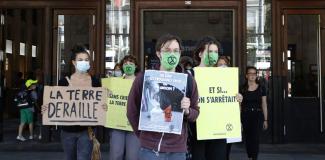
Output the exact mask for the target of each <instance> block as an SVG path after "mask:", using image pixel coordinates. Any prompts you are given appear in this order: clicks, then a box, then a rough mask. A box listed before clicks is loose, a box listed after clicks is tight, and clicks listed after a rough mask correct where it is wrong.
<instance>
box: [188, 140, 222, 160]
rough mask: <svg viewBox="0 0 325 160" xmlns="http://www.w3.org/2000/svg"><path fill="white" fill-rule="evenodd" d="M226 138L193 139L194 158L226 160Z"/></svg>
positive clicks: (195, 159) (200, 159) (199, 159)
mask: <svg viewBox="0 0 325 160" xmlns="http://www.w3.org/2000/svg"><path fill="white" fill-rule="evenodd" d="M226 148H227V142H226V139H214V140H200V141H198V140H192V141H191V153H192V160H226V159H227V158H226V157H227V156H226V152H227V151H226V150H227V149H226Z"/></svg>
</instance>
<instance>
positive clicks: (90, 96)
mask: <svg viewBox="0 0 325 160" xmlns="http://www.w3.org/2000/svg"><path fill="white" fill-rule="evenodd" d="M93 99H95V98H94V91H93V90H90V91H89V100H93Z"/></svg>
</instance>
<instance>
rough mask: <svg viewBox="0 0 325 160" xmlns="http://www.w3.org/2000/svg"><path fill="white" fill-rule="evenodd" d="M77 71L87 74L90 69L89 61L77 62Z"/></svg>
mask: <svg viewBox="0 0 325 160" xmlns="http://www.w3.org/2000/svg"><path fill="white" fill-rule="evenodd" d="M76 67H77V70H78V71H79V72H80V73H86V72H88V70H89V69H90V64H89V61H77V65H76Z"/></svg>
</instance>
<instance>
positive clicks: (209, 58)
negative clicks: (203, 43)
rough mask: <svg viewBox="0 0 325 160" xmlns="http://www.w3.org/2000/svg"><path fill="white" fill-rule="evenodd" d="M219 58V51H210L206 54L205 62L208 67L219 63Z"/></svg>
mask: <svg viewBox="0 0 325 160" xmlns="http://www.w3.org/2000/svg"><path fill="white" fill-rule="evenodd" d="M218 58H219V55H218V52H210V53H205V54H204V58H203V60H204V64H205V65H206V66H208V67H211V66H213V65H215V64H216V63H217V60H218Z"/></svg>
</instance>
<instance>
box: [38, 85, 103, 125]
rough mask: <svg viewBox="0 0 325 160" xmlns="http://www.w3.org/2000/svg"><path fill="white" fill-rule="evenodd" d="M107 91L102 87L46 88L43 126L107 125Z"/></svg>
mask: <svg viewBox="0 0 325 160" xmlns="http://www.w3.org/2000/svg"><path fill="white" fill-rule="evenodd" d="M106 97H107V91H106V90H105V89H104V88H101V87H71V86H64V87H63V86H45V88H44V95H43V101H44V102H43V104H44V105H46V106H47V110H46V112H45V113H43V125H68V126H69V125H87V126H97V125H102V126H104V125H105V120H106V111H104V109H103V106H102V105H103V104H105V103H106Z"/></svg>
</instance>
